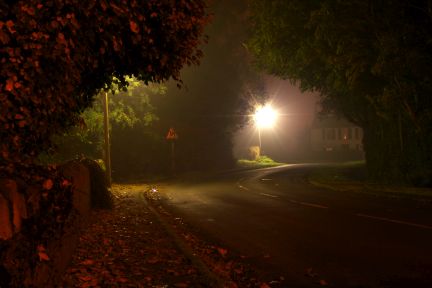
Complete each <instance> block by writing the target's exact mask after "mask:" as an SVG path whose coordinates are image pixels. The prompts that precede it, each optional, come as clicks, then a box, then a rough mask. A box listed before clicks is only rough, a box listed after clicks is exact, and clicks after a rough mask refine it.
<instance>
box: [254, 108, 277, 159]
mask: <svg viewBox="0 0 432 288" xmlns="http://www.w3.org/2000/svg"><path fill="white" fill-rule="evenodd" d="M276 119H277V113H276V111H275V110H274V109H273V108H272V107H271V106H270V105H268V104H267V105H265V106H258V107H257V108H256V110H255V114H254V121H255V126H256V127H257V129H258V140H259V150H260V154H261V149H262V143H261V129H262V128H272V127H273V126H274V124H275V123H276Z"/></svg>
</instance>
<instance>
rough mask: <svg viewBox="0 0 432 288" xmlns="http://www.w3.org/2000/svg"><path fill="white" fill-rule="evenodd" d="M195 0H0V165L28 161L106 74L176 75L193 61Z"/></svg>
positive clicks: (199, 10)
mask: <svg viewBox="0 0 432 288" xmlns="http://www.w3.org/2000/svg"><path fill="white" fill-rule="evenodd" d="M207 21H208V16H207V14H206V6H205V2H204V1H202V0H109V1H108V0H85V1H82V0H22V1H8V0H4V1H0V62H1V64H0V167H1V168H3V172H5V171H6V172H7V171H11V170H13V169H15V168H16V166H17V164H27V163H32V161H33V159H34V158H35V157H36V156H37V154H38V153H39V152H40V151H42V150H44V149H47V148H48V147H50V145H51V143H50V140H49V139H50V136H51V135H52V134H53V133H58V132H60V131H62V130H64V129H65V128H67V127H68V126H70V125H73V124H74V123H76V121H77V119H78V115H79V113H80V112H82V111H83V109H85V108H86V107H88V106H89V105H90V104H91V102H92V100H93V96H94V95H95V94H96V93H97V92H98V90H100V89H101V88H104V87H109V85H110V84H111V81H112V79H113V76H115V77H116V78H118V79H124V78H123V76H125V75H134V76H136V77H137V78H139V79H140V80H144V81H146V82H160V81H164V80H167V79H169V78H170V77H172V78H174V79H177V80H179V71H180V69H181V68H182V67H183V66H184V65H191V64H198V61H199V58H200V57H201V54H202V52H201V51H200V50H199V48H198V47H199V45H200V44H201V43H202V42H203V39H204V38H203V35H202V33H203V28H204V25H205V24H206V23H207Z"/></svg>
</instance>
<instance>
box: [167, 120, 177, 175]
mask: <svg viewBox="0 0 432 288" xmlns="http://www.w3.org/2000/svg"><path fill="white" fill-rule="evenodd" d="M166 139H167V140H168V141H169V142H171V171H172V173H173V174H175V141H176V140H177V139H178V135H177V132H176V131H175V130H174V128H173V127H171V128H169V130H168V134H167V136H166Z"/></svg>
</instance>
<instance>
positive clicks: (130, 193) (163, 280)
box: [61, 185, 270, 288]
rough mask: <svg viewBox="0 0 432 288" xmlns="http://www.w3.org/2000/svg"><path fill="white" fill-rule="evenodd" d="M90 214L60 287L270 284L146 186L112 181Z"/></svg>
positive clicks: (239, 285) (253, 285) (254, 285)
mask: <svg viewBox="0 0 432 288" xmlns="http://www.w3.org/2000/svg"><path fill="white" fill-rule="evenodd" d="M113 195H114V209H113V210H96V211H93V212H92V215H91V219H89V223H90V224H89V225H88V226H87V227H86V228H85V229H84V231H83V232H82V234H81V236H80V243H79V246H78V248H77V250H76V251H75V254H74V256H73V259H72V262H71V265H70V266H69V268H68V269H67V271H66V273H65V275H64V277H63V280H62V285H61V287H155V288H156V287H158V288H162V287H163V288H165V287H166V288H168V287H260V288H267V287H270V286H269V285H268V284H266V283H264V282H262V281H259V279H258V277H257V276H256V274H255V273H254V271H253V270H252V269H251V268H250V267H248V266H247V265H246V264H244V263H242V261H241V259H239V258H238V257H235V256H233V255H230V254H231V253H230V251H228V250H227V249H224V248H223V247H218V246H216V245H213V244H211V243H206V242H205V241H204V240H202V239H199V238H197V237H196V236H194V235H193V233H191V232H190V230H188V229H187V228H186V226H185V225H184V223H182V220H181V219H180V218H175V217H174V216H172V215H170V214H169V213H168V212H166V211H164V210H163V209H162V208H161V207H157V205H158V204H157V201H155V200H156V199H155V198H157V192H156V191H154V190H152V189H151V188H150V187H149V186H147V185H114V186H113Z"/></svg>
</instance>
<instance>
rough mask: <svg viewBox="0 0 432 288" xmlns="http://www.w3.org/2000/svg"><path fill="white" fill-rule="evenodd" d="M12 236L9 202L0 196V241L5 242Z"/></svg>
mask: <svg viewBox="0 0 432 288" xmlns="http://www.w3.org/2000/svg"><path fill="white" fill-rule="evenodd" d="M12 235H13V230H12V223H11V219H10V210H9V201H8V200H7V199H6V198H5V197H3V195H1V194H0V239H2V240H7V239H9V238H11V237H12Z"/></svg>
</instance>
